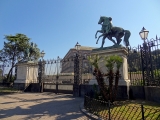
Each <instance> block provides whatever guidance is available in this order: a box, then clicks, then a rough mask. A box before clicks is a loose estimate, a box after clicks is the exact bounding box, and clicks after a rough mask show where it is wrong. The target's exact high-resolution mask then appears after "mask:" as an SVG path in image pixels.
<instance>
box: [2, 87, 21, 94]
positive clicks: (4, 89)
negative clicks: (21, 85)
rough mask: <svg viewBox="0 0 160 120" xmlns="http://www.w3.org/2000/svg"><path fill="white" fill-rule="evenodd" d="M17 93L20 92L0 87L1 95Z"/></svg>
mask: <svg viewBox="0 0 160 120" xmlns="http://www.w3.org/2000/svg"><path fill="white" fill-rule="evenodd" d="M15 92H18V90H17V89H15V88H11V87H1V86H0V94H7V93H15Z"/></svg>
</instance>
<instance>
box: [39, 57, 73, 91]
mask: <svg viewBox="0 0 160 120" xmlns="http://www.w3.org/2000/svg"><path fill="white" fill-rule="evenodd" d="M62 62H63V60H62V59H61V58H59V57H57V59H56V60H55V59H53V60H42V61H41V60H40V61H39V70H38V71H39V72H38V76H39V82H40V89H41V92H55V93H67V94H72V93H73V79H74V76H73V74H70V75H68V74H65V73H62V72H61V70H62Z"/></svg>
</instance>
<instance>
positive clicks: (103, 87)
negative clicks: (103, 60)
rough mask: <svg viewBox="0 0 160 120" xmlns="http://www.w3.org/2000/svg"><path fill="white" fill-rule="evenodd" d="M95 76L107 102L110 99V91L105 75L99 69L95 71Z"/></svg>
mask: <svg viewBox="0 0 160 120" xmlns="http://www.w3.org/2000/svg"><path fill="white" fill-rule="evenodd" d="M94 75H95V77H96V80H97V83H98V86H99V89H100V91H101V92H102V94H103V96H104V99H105V100H106V101H107V100H108V98H109V95H108V89H107V87H106V84H105V82H104V78H103V74H102V73H101V71H100V70H99V69H95V70H94Z"/></svg>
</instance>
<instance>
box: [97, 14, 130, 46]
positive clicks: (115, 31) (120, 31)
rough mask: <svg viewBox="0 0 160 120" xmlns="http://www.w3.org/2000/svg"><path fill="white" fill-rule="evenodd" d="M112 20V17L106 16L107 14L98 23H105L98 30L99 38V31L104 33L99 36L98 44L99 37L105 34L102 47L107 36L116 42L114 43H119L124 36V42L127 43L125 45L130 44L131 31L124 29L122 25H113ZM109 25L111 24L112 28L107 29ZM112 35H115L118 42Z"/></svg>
mask: <svg viewBox="0 0 160 120" xmlns="http://www.w3.org/2000/svg"><path fill="white" fill-rule="evenodd" d="M111 20H112V18H111V17H105V16H101V17H100V19H99V22H98V24H101V23H103V24H101V25H102V29H101V30H97V32H96V34H95V38H97V33H98V32H100V33H102V34H101V35H100V36H99V37H98V39H97V42H96V44H98V40H99V38H100V37H102V36H103V39H102V45H101V48H103V45H104V43H105V39H106V37H107V38H108V39H109V40H111V41H112V42H113V43H114V45H119V44H120V43H121V41H122V39H121V38H122V37H123V36H124V44H125V46H129V37H130V35H131V33H130V31H129V30H124V29H123V28H120V27H113V25H112V24H111ZM108 25H109V29H110V30H108V31H107V29H108V28H107V27H108ZM106 31H107V32H106ZM112 37H115V38H116V40H117V42H115V40H114V39H112Z"/></svg>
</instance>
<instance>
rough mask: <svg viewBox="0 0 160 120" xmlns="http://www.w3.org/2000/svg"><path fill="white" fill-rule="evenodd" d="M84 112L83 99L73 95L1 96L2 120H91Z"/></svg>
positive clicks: (16, 94) (24, 94)
mask: <svg viewBox="0 0 160 120" xmlns="http://www.w3.org/2000/svg"><path fill="white" fill-rule="evenodd" d="M84 110H85V109H84V108H83V98H79V97H77V98H74V97H73V96H72V95H71V94H58V95H56V94H54V93H46V92H45V93H14V94H7V95H0V120H91V119H92V118H91V117H90V116H88V115H87V114H86V113H87V111H84ZM84 113H85V114H84Z"/></svg>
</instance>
